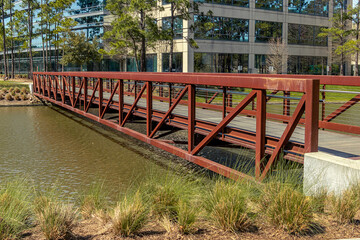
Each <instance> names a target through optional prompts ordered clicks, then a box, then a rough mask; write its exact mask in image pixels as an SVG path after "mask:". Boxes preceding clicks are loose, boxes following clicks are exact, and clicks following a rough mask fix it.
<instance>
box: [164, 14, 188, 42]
mask: <svg viewBox="0 0 360 240" xmlns="http://www.w3.org/2000/svg"><path fill="white" fill-rule="evenodd" d="M162 28H163V30H165V31H167V32H168V33H169V34H171V18H170V17H167V18H163V19H162ZM182 37H183V20H182V19H180V18H175V19H174V39H182Z"/></svg>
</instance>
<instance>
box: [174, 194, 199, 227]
mask: <svg viewBox="0 0 360 240" xmlns="http://www.w3.org/2000/svg"><path fill="white" fill-rule="evenodd" d="M198 211H199V208H197V207H196V206H194V205H193V203H188V202H185V201H182V200H180V202H179V203H178V206H177V225H178V228H179V231H180V233H182V234H189V233H192V232H194V230H195V228H194V224H195V222H196V219H197V217H198Z"/></svg>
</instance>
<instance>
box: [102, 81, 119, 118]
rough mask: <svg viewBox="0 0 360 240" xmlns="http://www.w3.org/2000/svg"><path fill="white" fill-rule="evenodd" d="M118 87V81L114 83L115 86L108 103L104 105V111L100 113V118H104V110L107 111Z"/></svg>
mask: <svg viewBox="0 0 360 240" xmlns="http://www.w3.org/2000/svg"><path fill="white" fill-rule="evenodd" d="M118 87H119V81H117V82H116V85H115V87H114V89H113V91H112V92H111V95H110V98H109V100H108V102H107V103H106V106H105V108H104V110H103V111H102V113H101V115H100V118H104V115H105V113H106V110H107V109H108V107H109V106H110V103H111V102H112V100H113V97H114V95H115V93H116V90H117V88H118Z"/></svg>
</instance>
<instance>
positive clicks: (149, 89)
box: [146, 82, 152, 137]
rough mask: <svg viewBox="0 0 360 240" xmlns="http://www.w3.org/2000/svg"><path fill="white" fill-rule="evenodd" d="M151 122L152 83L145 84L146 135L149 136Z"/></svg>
mask: <svg viewBox="0 0 360 240" xmlns="http://www.w3.org/2000/svg"><path fill="white" fill-rule="evenodd" d="M151 120H152V82H146V135H147V136H148V137H149V136H150V134H151V130H152V129H151Z"/></svg>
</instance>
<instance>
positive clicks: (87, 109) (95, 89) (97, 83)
mask: <svg viewBox="0 0 360 240" xmlns="http://www.w3.org/2000/svg"><path fill="white" fill-rule="evenodd" d="M99 83H100V81H96V84H95V88H94V90H93V92H92V94H91V97H90V100H89V103H88V105H87V106H86V109H85V112H88V111H89V108H90V105H91V104H92V102H93V100H94V97H95V93H96V91H97V89H98V87H99Z"/></svg>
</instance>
